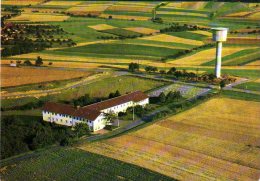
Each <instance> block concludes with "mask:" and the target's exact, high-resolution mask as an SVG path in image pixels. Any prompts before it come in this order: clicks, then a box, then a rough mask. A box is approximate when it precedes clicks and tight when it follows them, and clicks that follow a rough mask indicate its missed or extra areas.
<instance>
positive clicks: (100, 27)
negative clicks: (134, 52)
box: [88, 24, 116, 30]
mask: <svg viewBox="0 0 260 181" xmlns="http://www.w3.org/2000/svg"><path fill="white" fill-rule="evenodd" d="M88 27H90V28H92V29H95V30H109V29H114V28H116V27H114V26H111V25H107V24H98V25H93V26H88Z"/></svg>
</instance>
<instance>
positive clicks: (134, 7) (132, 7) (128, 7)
mask: <svg viewBox="0 0 260 181" xmlns="http://www.w3.org/2000/svg"><path fill="white" fill-rule="evenodd" d="M152 9H153V6H149V5H139V4H138V3H137V4H121V5H120V4H114V5H113V6H110V7H108V8H107V10H109V11H135V12H152Z"/></svg>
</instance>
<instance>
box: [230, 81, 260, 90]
mask: <svg viewBox="0 0 260 181" xmlns="http://www.w3.org/2000/svg"><path fill="white" fill-rule="evenodd" d="M235 88H239V89H245V90H252V91H260V83H258V82H246V83H244V84H240V85H237V86H235Z"/></svg>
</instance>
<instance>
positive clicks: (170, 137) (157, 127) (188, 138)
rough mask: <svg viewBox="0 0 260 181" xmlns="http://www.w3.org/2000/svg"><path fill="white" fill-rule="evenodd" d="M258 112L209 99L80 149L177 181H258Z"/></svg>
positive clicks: (234, 102) (241, 103)
mask: <svg viewBox="0 0 260 181" xmlns="http://www.w3.org/2000/svg"><path fill="white" fill-rule="evenodd" d="M259 106H260V103H259V102H250V101H241V100H234V99H228V98H216V99H211V100H209V101H207V102H206V103H204V104H201V105H199V106H197V107H195V108H192V109H191V110H188V111H186V112H183V113H180V114H178V115H176V116H172V117H170V118H168V119H166V120H162V121H160V122H157V123H155V124H152V125H150V126H148V127H145V128H142V129H139V130H137V131H135V132H131V133H128V134H126V135H123V136H120V137H115V138H111V139H108V140H104V141H101V142H95V143H91V144H83V145H81V146H80V148H81V149H83V150H86V151H90V152H94V153H98V154H101V155H105V156H108V157H112V158H115V159H119V160H121V161H125V162H128V163H132V164H135V165H138V166H141V167H144V168H148V169H151V170H153V171H157V172H159V173H162V174H165V175H167V176H170V177H173V178H175V179H178V180H215V179H219V180H257V179H258V178H259V174H260V162H259V158H260V150H259V149H258V148H257V146H259V145H260V142H259V138H260V132H259V129H260V125H259V116H260V112H259V111H258V110H259ZM241 110H243V111H241ZM198 112H199V113H200V114H198ZM248 145H250V146H248Z"/></svg>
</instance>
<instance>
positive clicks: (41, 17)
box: [9, 13, 69, 22]
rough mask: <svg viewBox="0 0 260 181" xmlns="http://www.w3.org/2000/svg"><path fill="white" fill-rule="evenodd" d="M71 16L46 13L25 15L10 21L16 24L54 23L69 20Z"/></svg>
mask: <svg viewBox="0 0 260 181" xmlns="http://www.w3.org/2000/svg"><path fill="white" fill-rule="evenodd" d="M68 18H69V16H66V15H62V14H54V13H52V14H45V13H23V14H21V15H20V16H16V17H13V18H11V19H10V20H9V21H12V22H15V21H18V22H50V21H52V22H54V21H64V20H67V19H68Z"/></svg>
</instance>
